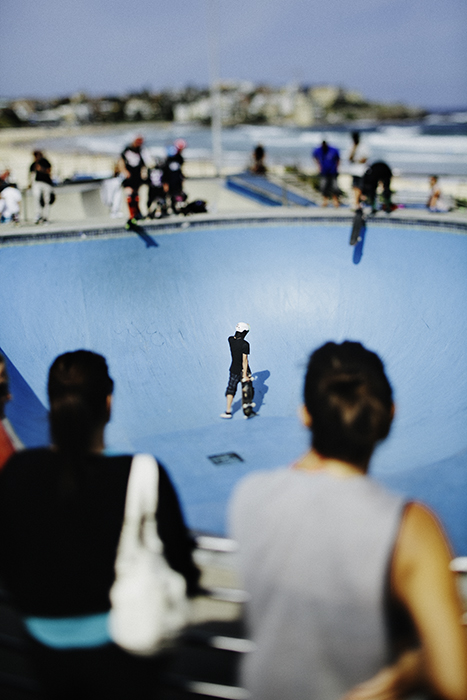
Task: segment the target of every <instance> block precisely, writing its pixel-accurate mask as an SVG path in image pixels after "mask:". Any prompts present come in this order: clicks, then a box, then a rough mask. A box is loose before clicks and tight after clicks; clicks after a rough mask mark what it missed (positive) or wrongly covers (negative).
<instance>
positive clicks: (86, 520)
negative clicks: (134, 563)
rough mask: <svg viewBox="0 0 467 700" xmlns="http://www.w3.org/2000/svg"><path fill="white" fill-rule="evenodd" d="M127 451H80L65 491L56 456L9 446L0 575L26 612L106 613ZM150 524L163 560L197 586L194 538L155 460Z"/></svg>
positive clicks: (0, 493) (1, 483)
mask: <svg viewBox="0 0 467 700" xmlns="http://www.w3.org/2000/svg"><path fill="white" fill-rule="evenodd" d="M131 460H132V457H131V455H122V456H117V457H106V456H103V455H88V456H87V457H86V458H85V459H84V460H83V462H82V464H80V467H79V478H78V480H77V486H76V487H75V489H74V490H73V491H72V492H70V491H69V489H68V490H67V482H66V481H65V480H64V472H63V465H62V461H61V456H60V454H59V453H57V452H53V451H52V450H50V449H46V448H41V449H34V450H25V451H23V452H18V453H16V454H15V455H14V456H13V457H12V458H11V459H10V460H9V462H8V463H7V464H6V465H5V467H3V469H2V470H1V471H0V576H1V579H2V582H3V583H4V584H5V585H6V588H7V590H8V591H9V592H10V593H11V595H12V596H13V599H14V601H15V603H16V605H17V606H18V608H19V609H20V610H21V611H22V612H23V613H25V614H27V615H37V616H40V617H56V616H59V617H69V616H74V615H89V614H93V613H98V612H106V611H107V610H109V608H110V601H109V591H110V588H111V586H112V584H113V581H114V578H115V557H116V552H117V546H118V542H119V539H120V532H121V528H122V523H123V515H124V509H125V498H126V489H127V483H128V476H129V473H130V466H131ZM159 467H160V469H159V499H158V506H157V513H156V517H157V529H158V532H159V536H160V538H161V540H162V542H163V545H164V554H165V556H166V558H167V561H168V562H169V564H170V566H171V567H172V568H173V569H175V570H176V571H179V572H180V573H181V574H182V575H183V576H184V577H185V579H186V582H187V592H188V594H189V595H190V594H191V595H193V594H195V593H196V592H197V590H198V588H197V586H198V579H199V570H198V568H197V567H196V565H195V564H194V562H193V560H192V556H191V554H192V550H193V548H194V543H193V540H192V538H191V537H190V535H189V533H188V531H187V529H186V527H185V524H184V521H183V516H182V513H181V510H180V506H179V502H178V498H177V495H176V492H175V490H174V488H173V486H172V483H171V481H170V478H169V476H168V474H167V472H166V471H165V469H164V468H163V467H162V466H161V465H159Z"/></svg>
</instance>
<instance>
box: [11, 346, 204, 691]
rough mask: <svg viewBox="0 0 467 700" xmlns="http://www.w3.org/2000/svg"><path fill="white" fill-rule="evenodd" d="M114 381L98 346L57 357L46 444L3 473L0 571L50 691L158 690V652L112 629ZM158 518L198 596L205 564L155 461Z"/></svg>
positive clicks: (117, 516)
mask: <svg viewBox="0 0 467 700" xmlns="http://www.w3.org/2000/svg"><path fill="white" fill-rule="evenodd" d="M112 391H113V381H112V379H111V378H110V376H109V374H108V369H107V363H106V361H105V359H104V358H103V357H102V356H101V355H97V354H96V353H93V352H90V351H86V350H78V351H76V352H69V353H65V354H64V355H61V356H59V357H58V358H57V359H56V360H55V361H54V363H53V364H52V366H51V369H50V373H49V381H48V394H49V401H50V414H49V419H50V429H51V437H52V445H51V446H50V447H44V448H40V449H30V450H25V451H23V452H21V453H17V454H15V455H13V457H12V458H11V459H10V460H9V461H8V462H7V464H6V465H5V467H4V468H3V470H2V471H1V472H0V576H1V578H2V582H3V583H4V585H5V586H6V588H7V590H8V592H9V593H10V595H11V597H12V600H13V603H14V605H15V607H16V608H17V610H18V611H19V613H20V615H21V617H22V619H23V621H24V624H25V627H26V630H27V631H28V633H29V637H30V646H31V659H32V661H33V663H34V665H35V667H36V672H37V675H38V678H39V681H40V683H41V685H42V688H43V691H44V694H45V697H46V698H48V699H49V698H54V699H56V700H58V698H61V699H63V698H64V697H66V698H67V699H70V698H73V699H75V698H76V700H78V698H80V699H82V698H86V699H87V700H89V699H90V698H92V699H94V698H96V700H97V698H103V697H112V698H119V699H120V700H124V698H128V697H144V696H145V695H144V693H147V691H148V689H150V690H151V693H152V695H151V697H154V698H157V697H158V696H157V683H158V680H159V677H160V676H159V674H160V672H161V669H162V668H163V666H164V655H163V654H159V655H155V656H154V657H151V658H149V659H148V658H143V659H142V658H139V657H136V656H132V655H130V654H128V653H126V652H125V651H123V650H122V649H121V648H119V647H118V646H117V645H116V644H114V643H113V641H112V639H111V638H110V635H109V632H108V629H109V628H108V623H109V612H110V607H111V605H110V597H109V594H110V590H111V588H112V585H113V583H114V581H115V559H116V554H117V547H118V544H119V539H120V533H121V529H122V524H123V518H124V511H125V499H126V491H127V484H128V479H129V475H130V469H131V464H132V455H119V456H107V455H106V454H105V451H104V428H105V425H106V424H107V422H108V421H109V419H110V410H111V397H112ZM158 483H159V485H158V500H157V502H158V506H157V509H156V514H155V515H156V522H157V529H158V534H159V537H160V539H161V540H162V543H163V550H164V554H165V557H166V560H167V562H168V564H169V565H170V566H171V567H172V568H173V569H175V570H176V571H178V572H179V573H180V574H182V576H183V577H184V578H185V581H186V591H187V595H188V596H195V595H197V594H198V593H199V592H201V589H200V587H199V576H200V572H199V569H198V568H197V566H196V565H195V563H194V561H193V559H192V551H193V549H194V541H193V539H192V538H191V536H190V534H189V532H188V530H187V528H186V526H185V523H184V520H183V516H182V512H181V509H180V505H179V502H178V498H177V494H176V492H175V489H174V487H173V485H172V483H171V480H170V478H169V475H168V473H167V471H166V470H165V469H164V467H163V466H162V465H161V464H159V480H158Z"/></svg>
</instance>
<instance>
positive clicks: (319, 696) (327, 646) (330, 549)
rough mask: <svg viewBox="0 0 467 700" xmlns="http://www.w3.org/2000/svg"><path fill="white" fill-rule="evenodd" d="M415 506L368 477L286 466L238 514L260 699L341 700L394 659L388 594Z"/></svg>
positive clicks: (262, 475)
mask: <svg viewBox="0 0 467 700" xmlns="http://www.w3.org/2000/svg"><path fill="white" fill-rule="evenodd" d="M404 506H405V501H404V499H403V498H402V497H400V496H396V495H394V494H392V493H390V492H388V491H387V490H386V489H384V488H383V487H382V486H380V485H378V484H377V483H375V482H373V481H372V480H371V479H369V478H368V477H365V476H362V477H354V478H348V479H341V478H338V477H335V476H332V475H329V474H328V473H326V472H314V473H311V472H304V471H299V470H293V469H279V470H275V471H272V472H257V473H255V474H253V475H250V476H249V477H247V478H246V479H245V480H243V481H242V482H241V483H240V486H239V487H238V489H237V490H236V493H235V495H234V498H233V501H232V505H231V509H230V523H231V535H232V536H233V537H234V538H235V539H236V540H237V541H238V543H239V545H240V549H239V556H238V565H239V571H240V575H241V578H242V581H243V585H244V586H245V589H246V590H247V591H248V592H249V593H250V595H251V602H250V603H249V604H248V606H247V623H248V627H249V630H250V633H251V638H252V640H253V641H254V642H255V643H256V645H257V650H256V651H255V652H252V653H251V654H249V655H247V657H246V659H245V661H244V664H243V668H242V682H243V684H244V686H245V687H246V688H248V689H249V690H250V692H251V693H252V698H253V700H338V699H339V698H341V697H342V695H343V694H345V692H347V691H348V690H350V688H352V687H353V686H355V685H356V684H357V683H360V682H362V681H364V680H367V679H369V678H371V676H373V675H374V674H375V673H376V672H377V671H378V670H380V669H381V668H382V666H384V665H385V664H386V663H387V662H388V653H389V650H388V640H387V630H386V626H385V615H384V598H385V590H386V585H387V576H388V570H389V565H390V560H391V555H392V552H393V549H394V545H395V541H396V538H397V534H398V531H399V527H400V521H401V516H402V512H403V509H404Z"/></svg>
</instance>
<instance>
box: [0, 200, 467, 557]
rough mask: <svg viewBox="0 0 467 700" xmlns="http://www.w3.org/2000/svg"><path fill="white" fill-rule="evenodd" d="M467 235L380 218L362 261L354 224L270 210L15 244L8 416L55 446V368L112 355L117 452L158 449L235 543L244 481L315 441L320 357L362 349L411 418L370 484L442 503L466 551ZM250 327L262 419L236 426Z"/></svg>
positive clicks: (5, 249)
mask: <svg viewBox="0 0 467 700" xmlns="http://www.w3.org/2000/svg"><path fill="white" fill-rule="evenodd" d="M438 223H439V222H438ZM466 233H467V226H466V224H465V223H464V224H463V225H461V224H459V225H457V226H452V227H449V226H448V220H447V219H446V225H443V224H439V225H437V226H434V224H433V225H428V224H427V223H426V222H425V223H424V222H420V221H415V220H414V221H410V220H409V219H407V220H405V221H402V220H399V221H395V220H393V219H391V220H390V221H389V220H382V221H378V222H375V224H370V225H369V226H368V229H367V231H366V236H365V238H364V241H361V242H360V248H359V250H358V248H351V247H350V246H349V235H350V224H349V222H348V221H346V220H344V219H342V220H337V219H335V220H334V219H332V217H328V219H327V220H326V219H325V218H321V219H319V218H316V219H313V218H312V217H308V216H302V217H297V218H294V217H293V216H289V217H288V218H286V217H282V218H280V217H279V218H274V217H273V216H270V215H269V214H268V216H267V217H264V218H263V219H261V218H260V217H258V218H256V219H255V218H251V217H250V218H247V217H245V218H244V219H241V218H240V219H238V220H233V219H229V220H221V219H217V220H216V219H215V218H214V217H211V218H209V217H206V218H205V220H198V221H197V222H196V225H195V224H194V223H191V221H190V223H184V224H182V223H177V225H173V226H170V225H159V224H158V225H155V226H151V227H148V228H147V232H146V234H144V235H136V234H133V233H125V232H123V230H122V229H120V231H119V232H118V233H117V232H115V231H113V230H110V229H109V231H107V233H106V232H104V235H101V234H102V232H100V233H99V235H97V234H96V235H93V232H92V231H90V230H89V231H84V232H83V231H82V230H81V231H79V230H75V231H74V232H70V233H69V236H68V238H67V239H66V240H64V239H63V237H60V236H59V235H58V234H54V235H50V236H47V235H45V234H44V235H43V236H42V237H40V238H41V240H40V241H39V242H33V241H32V238H29V239H28V238H27V237H24V239H23V240H18V239H14V240H13V239H12V240H11V241H10V242H9V243H8V242H7V241H6V240H5V239H2V246H1V255H0V295H1V296H0V318H1V325H0V327H1V337H0V349H1V351H2V352H3V353H4V354H5V356H6V357H7V361H8V369H9V374H10V379H11V389H12V394H13V400H12V401H11V402H10V403H9V404H8V406H7V415H8V416H9V418H10V420H11V422H12V423H13V425H14V426H15V428H16V430H17V432H18V434H19V436H20V437H21V438H22V440H23V442H24V443H25V445H26V446H36V445H41V444H47V442H48V431H47V398H46V377H47V372H48V368H49V367H50V364H51V363H52V361H53V360H54V358H55V357H56V356H57V355H58V354H60V353H62V352H66V351H69V350H75V349H78V348H87V349H90V350H94V351H96V352H99V353H101V354H103V355H104V356H105V357H106V358H107V361H108V364H109V367H110V373H111V375H112V377H113V378H114V380H115V394H114V401H113V413H112V419H111V422H110V424H109V426H108V427H107V431H106V443H107V447H108V450H109V451H111V452H135V451H143V452H150V453H153V454H154V455H156V456H157V458H158V459H159V460H160V461H161V462H162V463H163V464H164V465H165V466H166V468H167V469H168V471H169V473H170V475H171V477H172V479H173V481H174V483H175V485H176V487H177V489H178V492H179V495H180V498H181V502H182V506H183V510H184V513H185V516H186V519H187V522H188V525H189V526H190V527H191V528H192V529H193V530H194V531H197V532H204V533H212V534H216V535H224V534H226V532H227V513H228V501H229V498H230V495H231V493H232V490H233V488H234V487H235V484H236V483H237V482H238V480H239V479H240V478H241V477H242V476H243V475H245V474H247V473H249V472H251V471H252V470H257V469H272V468H275V467H279V466H285V465H288V464H291V463H292V462H293V461H294V460H295V459H297V458H298V457H299V456H300V455H301V454H302V453H303V452H304V451H305V450H306V449H307V447H308V444H309V435H308V433H307V432H306V430H305V429H304V428H302V426H301V424H300V421H299V418H298V416H297V410H298V407H299V405H300V402H301V392H302V383H303V377H304V371H305V367H306V363H307V360H308V357H309V354H310V352H311V351H312V350H313V349H315V348H317V347H318V346H320V345H321V344H323V343H324V342H326V341H328V340H334V341H336V342H341V341H343V340H345V339H349V340H358V341H361V342H362V343H363V344H364V345H366V346H367V347H368V348H369V349H372V350H374V351H376V352H377V353H378V354H379V355H380V356H381V358H382V359H383V361H384V363H385V366H386V370H387V373H388V376H389V378H390V380H391V383H392V385H393V387H394V393H395V401H396V407H397V408H396V417H395V421H394V424H393V428H392V431H391V434H390V436H389V438H388V439H387V440H386V441H385V442H384V443H383V444H382V445H380V446H379V447H378V448H377V450H376V452H375V455H374V457H373V461H372V474H373V475H374V477H375V478H376V479H378V480H380V481H382V482H383V483H385V484H387V485H388V486H389V487H391V488H393V489H395V490H397V491H400V492H403V493H405V494H407V495H408V496H409V497H411V498H416V499H419V500H422V501H423V502H425V503H427V504H428V505H429V506H431V507H432V508H433V509H434V510H435V512H436V513H437V514H438V516H439V517H440V519H441V521H442V523H443V525H444V527H445V529H446V530H447V532H448V534H449V537H450V539H451V541H452V543H453V548H454V552H455V554H456V555H458V556H460V555H464V556H465V555H467V509H466V508H465V494H466V493H467V399H466V396H467V371H466V370H467V363H466V339H467V314H466V312H465V310H466V308H467V235H465V234H466ZM37 240H38V239H37V237H36V238H35V239H34V241H37ZM363 243H364V249H363ZM238 321H245V322H247V323H249V324H250V327H251V331H250V333H249V336H248V340H249V342H250V345H251V357H250V365H251V370H252V373H253V375H254V376H255V382H254V385H255V392H256V393H255V401H256V411H257V412H258V415H257V416H256V417H253V418H251V419H249V420H245V419H244V417H243V413H242V410H241V405H240V392H239V391H238V392H237V396H236V397H235V400H234V404H233V411H234V415H233V419H232V420H228V421H227V420H222V419H221V418H220V417H219V416H220V413H222V411H223V410H224V408H225V397H224V392H225V387H226V385H227V380H228V369H229V364H230V353H229V347H228V343H227V338H228V336H229V335H231V334H232V333H233V332H234V329H235V325H236V323H237V322H238Z"/></svg>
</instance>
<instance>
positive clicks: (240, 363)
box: [221, 321, 251, 418]
mask: <svg viewBox="0 0 467 700" xmlns="http://www.w3.org/2000/svg"><path fill="white" fill-rule="evenodd" d="M249 330H250V326H249V325H248V323H243V321H241V322H240V323H237V325H236V326H235V335H231V336H230V337H229V346H230V353H231V355H232V362H231V364H230V368H229V372H230V375H229V383H228V385H227V389H226V390H225V395H226V397H227V407H226V409H225V413H221V418H232V402H233V398H234V396H235V394H236V392H237V386H238V383H239V382H241V381H246V380H247V379H248V378H249V377H251V372H250V367H249V365H248V355H249V354H250V344H249V343H248V342H247V341H246V340H245V336H246V334H247V333H248V331H249Z"/></svg>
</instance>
